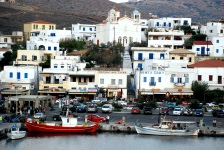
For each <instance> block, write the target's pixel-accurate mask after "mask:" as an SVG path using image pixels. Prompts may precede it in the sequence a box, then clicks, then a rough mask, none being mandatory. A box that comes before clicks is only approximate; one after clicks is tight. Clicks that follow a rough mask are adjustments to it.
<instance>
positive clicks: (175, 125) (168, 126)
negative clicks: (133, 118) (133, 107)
mask: <svg viewBox="0 0 224 150" xmlns="http://www.w3.org/2000/svg"><path fill="white" fill-rule="evenodd" d="M135 129H136V131H137V133H139V134H150V135H179V136H189V135H195V136H197V135H198V133H199V129H197V124H196V122H195V121H172V120H166V119H165V117H164V118H162V119H161V122H160V123H159V124H157V125H152V126H142V125H141V124H140V123H136V124H135Z"/></svg>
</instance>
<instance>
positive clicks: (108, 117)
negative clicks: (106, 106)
mask: <svg viewBox="0 0 224 150" xmlns="http://www.w3.org/2000/svg"><path fill="white" fill-rule="evenodd" d="M109 122H110V116H109V115H107V116H106V124H109Z"/></svg>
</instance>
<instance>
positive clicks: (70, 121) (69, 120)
mask: <svg viewBox="0 0 224 150" xmlns="http://www.w3.org/2000/svg"><path fill="white" fill-rule="evenodd" d="M61 120H62V126H63V127H74V126H76V125H77V124H78V118H73V117H61Z"/></svg>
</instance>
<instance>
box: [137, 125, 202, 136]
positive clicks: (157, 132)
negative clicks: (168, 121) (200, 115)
mask: <svg viewBox="0 0 224 150" xmlns="http://www.w3.org/2000/svg"><path fill="white" fill-rule="evenodd" d="M135 129H136V131H137V133H139V134H149V135H171V136H197V135H198V130H192V131H189V130H173V129H159V128H153V127H142V126H135Z"/></svg>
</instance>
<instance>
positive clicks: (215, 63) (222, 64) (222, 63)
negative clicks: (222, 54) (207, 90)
mask: <svg viewBox="0 0 224 150" xmlns="http://www.w3.org/2000/svg"><path fill="white" fill-rule="evenodd" d="M202 67H207V68H216V67H224V61H221V60H204V61H200V62H198V63H195V64H192V65H189V66H188V68H202Z"/></svg>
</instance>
